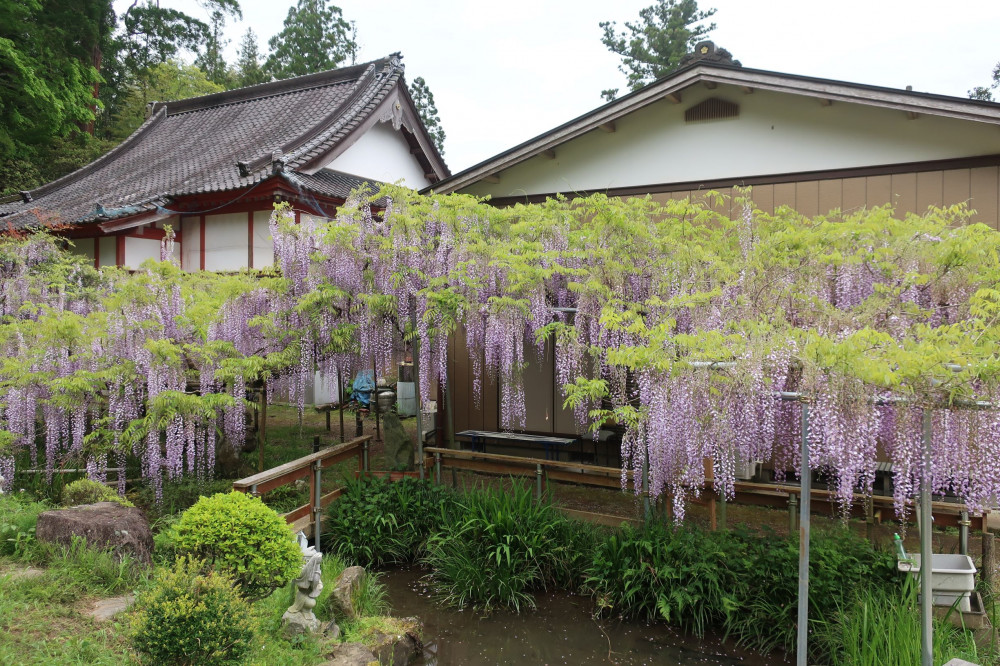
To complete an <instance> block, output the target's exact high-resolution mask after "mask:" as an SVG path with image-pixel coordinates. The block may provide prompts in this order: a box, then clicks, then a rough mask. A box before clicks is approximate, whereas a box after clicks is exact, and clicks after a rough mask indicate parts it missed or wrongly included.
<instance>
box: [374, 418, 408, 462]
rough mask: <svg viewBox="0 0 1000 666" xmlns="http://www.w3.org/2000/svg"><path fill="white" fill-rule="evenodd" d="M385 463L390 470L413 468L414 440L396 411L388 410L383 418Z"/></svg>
mask: <svg viewBox="0 0 1000 666" xmlns="http://www.w3.org/2000/svg"><path fill="white" fill-rule="evenodd" d="M382 440H383V441H384V442H385V464H386V467H388V468H389V469H390V470H402V469H413V440H411V439H410V436H409V435H408V434H407V433H406V431H405V430H404V429H403V423H402V422H401V421H400V420H399V416H398V415H397V414H396V412H386V413H385V415H384V416H383V419H382Z"/></svg>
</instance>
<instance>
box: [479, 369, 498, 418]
mask: <svg viewBox="0 0 1000 666" xmlns="http://www.w3.org/2000/svg"><path fill="white" fill-rule="evenodd" d="M482 395H483V397H482V400H480V402H479V405H480V409H481V410H482V417H483V421H482V423H483V428H482V429H483V430H500V402H499V391H498V390H497V383H496V380H495V379H493V378H492V377H490V373H488V372H487V371H486V369H485V368H483V394H482Z"/></svg>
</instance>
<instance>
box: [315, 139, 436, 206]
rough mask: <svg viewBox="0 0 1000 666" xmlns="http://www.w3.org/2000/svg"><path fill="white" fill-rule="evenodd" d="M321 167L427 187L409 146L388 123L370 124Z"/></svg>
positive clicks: (427, 182)
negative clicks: (352, 141)
mask: <svg viewBox="0 0 1000 666" xmlns="http://www.w3.org/2000/svg"><path fill="white" fill-rule="evenodd" d="M324 168H326V169H333V170H334V171H342V172H344V173H349V174H353V175H355V176H362V177H364V178H373V179H375V180H380V181H382V182H385V183H395V182H396V181H397V180H402V181H403V184H404V185H406V186H407V187H412V188H413V189H415V190H419V189H422V188H424V187H427V186H428V185H430V181H428V180H427V178H426V177H424V170H423V168H422V167H421V166H420V163H419V162H418V161H417V158H416V157H414V156H413V155H411V154H410V145H409V144H408V143H406V139H404V138H403V135H402V134H401V133H400V132H398V131H396V130H394V129H393V128H392V125H391V124H390V123H376V124H375V125H373V126H372V127H371V128H370V129H369V130H368V131H367V132H365V133H364V134H363V135H362V136H361V137H360V138H359V139H358V140H357V141H355V142H354V143H353V144H352V145H351V146H350V147H349V148H348V149H347V150H345V151H344V152H343V153H341V154H340V155H338V156H337V157H335V158H334V159H333V161H331V162H330V163H329V164H326V165H324Z"/></svg>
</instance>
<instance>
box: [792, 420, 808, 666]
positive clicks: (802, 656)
mask: <svg viewBox="0 0 1000 666" xmlns="http://www.w3.org/2000/svg"><path fill="white" fill-rule="evenodd" d="M801 458H802V460H801V469H800V474H801V477H800V478H801V481H802V497H801V498H800V500H799V511H800V513H799V623H798V636H797V646H796V651H795V659H796V664H797V665H798V666H807V664H808V657H809V520H810V513H809V509H810V507H809V504H810V500H811V499H812V474H811V473H810V471H809V405H808V404H807V403H805V402H803V403H802V455H801ZM793 515H794V514H793Z"/></svg>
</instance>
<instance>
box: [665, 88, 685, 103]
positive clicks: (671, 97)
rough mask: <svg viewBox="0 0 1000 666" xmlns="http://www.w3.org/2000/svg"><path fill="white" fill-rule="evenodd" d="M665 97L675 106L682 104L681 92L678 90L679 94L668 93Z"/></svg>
mask: <svg viewBox="0 0 1000 666" xmlns="http://www.w3.org/2000/svg"><path fill="white" fill-rule="evenodd" d="M664 97H666V98H667V99H669V100H670V101H671V102H673V103H674V104H680V103H681V91H680V90H678V91H677V92H671V93H667V94H666V95H664Z"/></svg>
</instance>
